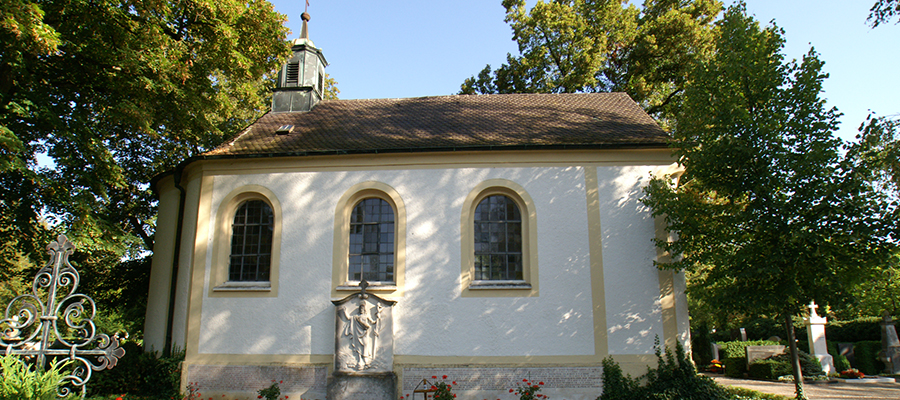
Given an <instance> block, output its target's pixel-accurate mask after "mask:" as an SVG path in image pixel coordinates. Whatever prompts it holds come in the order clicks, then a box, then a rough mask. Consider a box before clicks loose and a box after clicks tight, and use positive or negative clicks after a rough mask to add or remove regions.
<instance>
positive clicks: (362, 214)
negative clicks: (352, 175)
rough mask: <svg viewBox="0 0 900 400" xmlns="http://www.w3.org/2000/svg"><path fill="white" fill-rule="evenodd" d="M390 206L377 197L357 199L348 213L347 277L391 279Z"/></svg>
mask: <svg viewBox="0 0 900 400" xmlns="http://www.w3.org/2000/svg"><path fill="white" fill-rule="evenodd" d="M394 232H395V229H394V208H393V207H391V205H390V204H389V203H388V202H387V201H385V200H383V199H380V198H377V197H372V198H367V199H363V200H361V201H360V202H359V203H356V206H354V207H353V211H352V212H351V214H350V248H349V255H348V257H349V261H348V265H347V267H348V276H347V280H348V281H362V280H363V279H365V280H367V281H370V282H394V240H395V239H394V236H395V235H394Z"/></svg>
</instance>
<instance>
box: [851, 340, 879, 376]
mask: <svg viewBox="0 0 900 400" xmlns="http://www.w3.org/2000/svg"><path fill="white" fill-rule="evenodd" d="M880 351H881V341H877V342H876V341H874V340H865V341H862V342H856V344H855V345H854V346H853V355H854V356H855V358H856V369H858V370H860V371H861V372H862V373H864V374H866V375H878V374H879V373H881V371H883V370H884V363H882V362H881V361H879V360H878V353H879V352H880Z"/></svg>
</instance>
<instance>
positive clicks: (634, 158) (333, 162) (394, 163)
mask: <svg viewBox="0 0 900 400" xmlns="http://www.w3.org/2000/svg"><path fill="white" fill-rule="evenodd" d="M499 153H502V155H503V157H498V151H459V152H434V153H391V154H355V155H353V156H352V157H348V156H346V155H322V156H306V157H275V158H268V157H266V158H245V159H220V160H215V159H214V160H201V161H195V162H193V163H191V164H190V165H188V166H187V168H186V171H189V172H186V174H188V175H190V174H193V173H196V170H202V171H203V172H204V174H207V175H246V174H265V173H284V172H308V171H355V170H371V169H372V168H378V169H381V170H401V169H410V168H411V167H415V168H417V169H443V168H462V167H464V168H491V167H500V166H502V167H534V166H543V167H553V166H572V165H578V166H581V165H586V164H594V165H597V166H603V165H670V164H672V163H673V162H674V161H675V159H674V158H673V157H672V152H671V150H669V149H638V150H629V149H619V150H529V151H502V152H499Z"/></svg>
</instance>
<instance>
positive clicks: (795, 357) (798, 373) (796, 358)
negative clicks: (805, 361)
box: [784, 311, 806, 400]
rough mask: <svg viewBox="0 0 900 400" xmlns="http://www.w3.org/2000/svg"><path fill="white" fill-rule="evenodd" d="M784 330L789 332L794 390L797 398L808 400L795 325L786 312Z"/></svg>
mask: <svg viewBox="0 0 900 400" xmlns="http://www.w3.org/2000/svg"><path fill="white" fill-rule="evenodd" d="M784 329H785V330H786V331H787V339H788V344H789V345H790V348H791V367H792V369H793V370H794V389H795V391H796V394H797V396H796V398H797V399H801V400H806V394H805V393H803V371H802V370H801V369H800V353H799V352H798V351H799V350H797V338H796V337H795V336H794V323H793V321H791V314H790V312H789V311H785V312H784Z"/></svg>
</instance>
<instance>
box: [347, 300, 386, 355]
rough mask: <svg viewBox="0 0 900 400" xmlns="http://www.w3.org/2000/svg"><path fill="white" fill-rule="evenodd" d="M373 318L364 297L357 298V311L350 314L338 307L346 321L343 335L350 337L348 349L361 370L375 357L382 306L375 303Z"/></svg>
mask: <svg viewBox="0 0 900 400" xmlns="http://www.w3.org/2000/svg"><path fill="white" fill-rule="evenodd" d="M375 307H376V308H375V315H374V318H373V317H372V315H371V314H370V313H369V310H368V306H367V303H366V299H363V298H361V299H360V300H359V311H358V312H357V313H356V314H353V315H350V314H348V313H347V308H345V307H339V308H338V310H340V313H341V315H342V316H343V317H344V319H345V320H346V321H347V322H346V323H345V325H344V331H343V333H342V334H343V335H344V336H349V337H350V349H351V350H353V353H354V354H355V355H356V370H358V371H362V370H364V369H366V368H369V366H370V365H371V363H372V360H373V359H375V351H376V349H377V348H378V346H377V344H378V343H376V341H377V340H378V336H379V328H381V325H379V324H378V321H379V320H380V319H381V310H382V309H383V308H384V306H382V305H381V303H377V304H376V306H375Z"/></svg>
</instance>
